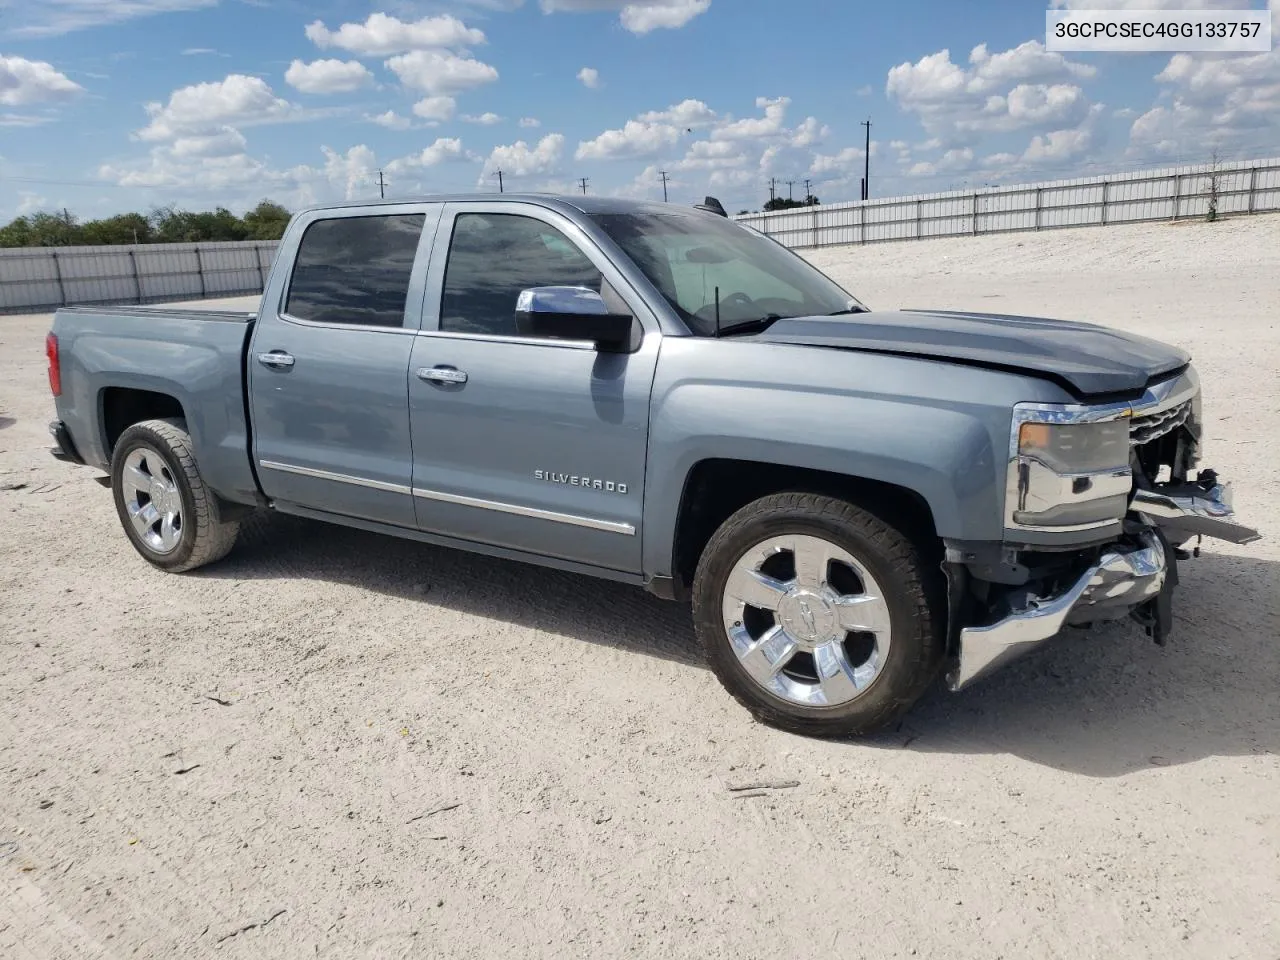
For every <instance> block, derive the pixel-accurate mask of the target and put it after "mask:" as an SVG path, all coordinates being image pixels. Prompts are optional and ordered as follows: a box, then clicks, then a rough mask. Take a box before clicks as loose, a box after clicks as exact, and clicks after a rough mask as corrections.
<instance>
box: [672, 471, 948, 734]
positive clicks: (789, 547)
mask: <svg viewBox="0 0 1280 960" xmlns="http://www.w3.org/2000/svg"><path fill="white" fill-rule="evenodd" d="M933 580H934V578H931V577H930V576H929V572H928V571H927V569H926V567H925V561H924V559H923V557H922V556H921V551H920V550H919V548H918V547H917V545H916V544H914V543H913V542H912V541H911V540H910V539H909V538H908V537H906V536H905V535H904V534H903V533H901V532H900V531H898V530H897V529H895V528H894V527H892V526H890V525H889V524H887V523H885V522H884V521H883V520H881V519H880V518H879V517H877V516H875V515H874V514H872V513H870V512H868V511H866V510H863V509H861V508H860V507H857V506H855V505H854V504H851V503H848V502H846V501H843V500H838V499H835V498H832V497H825V496H819V495H817V494H805V493H783V494H776V495H773V496H769V497H764V498H763V499H760V500H757V501H755V502H754V503H750V504H748V505H747V506H745V507H743V508H742V509H741V510H739V511H738V512H737V513H735V514H734V515H733V516H731V517H730V518H729V519H728V520H726V521H725V523H724V525H723V526H721V527H720V529H719V530H718V531H716V533H715V535H714V536H713V537H712V538H711V541H710V543H708V544H707V547H706V549H705V550H704V551H703V554H702V558H701V560H700V561H699V564H698V570H697V574H696V576H695V578H694V586H693V613H694V622H695V627H696V630H697V633H698V637H699V640H700V641H701V643H702V646H703V648H704V650H705V652H706V655H707V658H708V660H709V662H710V664H711V667H712V669H713V670H714V671H715V673H716V676H717V677H718V678H719V679H720V682H721V683H722V684H723V685H724V686H725V688H726V689H727V690H728V691H729V692H730V693H731V694H733V696H734V697H735V698H736V699H737V700H738V701H739V702H740V703H741V704H742V705H743V706H745V707H746V708H747V709H748V710H750V711H751V712H752V713H753V714H754V715H755V716H756V717H757V718H759V719H760V720H761V721H763V722H765V723H768V724H771V725H773V726H776V727H780V728H782V729H785V730H790V731H793V732H796V733H804V734H811V735H816V736H851V735H857V734H863V733H869V732H871V731H873V730H876V729H878V728H880V727H883V726H884V725H886V724H888V723H889V722H891V721H892V720H894V719H895V718H897V717H898V716H900V715H901V714H902V713H904V712H905V711H906V710H907V709H908V708H909V707H910V706H911V705H912V704H913V703H915V701H916V700H918V699H919V697H920V696H921V694H923V693H924V691H925V689H926V688H927V687H928V686H929V684H930V683H932V681H933V680H934V679H935V677H936V676H937V673H938V669H939V668H940V666H941V665H942V662H943V658H944V652H945V632H944V625H943V621H944V617H943V616H942V610H941V605H940V604H939V603H938V602H937V598H936V593H937V591H936V590H931V589H930V584H931V583H932V582H933Z"/></svg>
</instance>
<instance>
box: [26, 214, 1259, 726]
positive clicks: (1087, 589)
mask: <svg viewBox="0 0 1280 960" xmlns="http://www.w3.org/2000/svg"><path fill="white" fill-rule="evenodd" d="M716 206H717V205H716V204H715V203H713V202H711V199H710V198H708V203H707V204H704V205H700V207H699V208H698V209H688V208H682V207H677V206H674V205H667V204H654V203H640V202H631V201H624V200H611V199H603V198H590V199H588V198H577V197H575V198H553V197H545V196H517V195H511V194H507V195H502V196H492V195H488V196H459V197H441V198H430V199H426V200H421V201H414V202H395V203H376V204H360V205H345V206H342V205H339V206H328V207H322V208H317V209H312V210H308V211H305V212H303V213H300V214H298V215H297V216H295V217H294V219H293V221H292V223H291V224H290V226H289V228H288V230H287V232H286V234H285V236H284V239H283V241H282V243H281V246H280V249H279V252H278V254H277V256H276V260H275V264H274V266H273V267H272V270H271V274H270V277H269V279H268V281H267V283H266V290H265V293H264V295H263V297H262V302H261V307H260V309H259V310H258V312H257V314H256V315H254V314H246V313H227V312H217V311H197V310H179V309H168V310H166V309H151V308H130V309H113V308H99V309H64V310H60V311H59V312H58V313H57V315H56V316H55V318H54V321H53V330H52V332H51V333H50V334H49V338H48V344H47V347H48V354H49V377H50V383H51V386H52V388H53V393H54V396H55V397H56V407H57V419H56V420H55V421H54V422H53V424H52V425H51V429H52V432H53V434H54V437H55V439H56V447H55V449H54V453H55V455H57V456H59V457H61V458H63V459H66V460H71V461H74V462H77V463H85V464H89V465H91V466H93V467H97V468H99V469H101V470H105V471H109V473H110V484H111V488H112V491H113V494H114V498H115V504H116V509H117V511H118V513H119V516H120V522H121V525H122V527H123V528H124V532H125V534H126V535H127V536H128V538H129V540H130V541H131V542H132V544H133V546H134V548H135V549H136V550H137V551H138V553H140V554H141V555H142V556H143V557H144V558H145V559H146V560H148V561H150V562H151V563H152V564H154V565H155V566H157V567H160V568H161V569H164V570H168V571H173V572H179V571H185V570H191V569H193V568H195V567H198V566H200V565H202V564H207V563H211V562H213V561H215V560H218V559H220V558H221V557H223V556H224V555H226V554H227V553H228V552H229V551H230V550H231V549H232V547H233V545H234V543H235V540H236V536H237V529H238V527H239V526H240V525H241V523H242V522H243V521H244V519H245V518H246V517H247V516H248V515H250V514H251V513H254V512H256V511H262V510H275V511H279V512H281V513H288V514H295V515H298V516H303V517H311V518H315V519H318V520H327V521H332V522H334V523H341V524H347V525H350V526H354V527H360V528H363V529H366V530H373V531H379V532H382V533H387V534H391V535H393V536H399V537H408V538H411V539H415V540H421V541H426V542H428V543H433V544H441V545H445V546H450V547H457V548H461V549H464V550H473V551H478V552H481V553H485V554H491V555H494V556H499V557H507V558H514V559H519V560H527V561H531V562H534V563H541V564H547V565H549V566H553V567H559V568H563V569H568V570H573V571H580V572H582V573H584V574H591V575H595V576H600V577H606V578H610V579H613V580H619V581H623V582H626V583H631V584H636V585H638V586H644V587H646V588H647V589H649V590H650V591H652V592H654V593H655V594H658V595H659V596H662V597H665V598H669V599H672V600H679V601H691V605H692V613H693V620H694V624H695V628H696V632H697V635H698V637H699V639H700V642H701V644H702V645H703V647H704V649H705V652H706V656H707V659H708V661H709V662H710V664H711V666H712V667H713V668H714V670H715V672H716V674H717V676H718V677H719V679H720V680H721V682H722V683H723V684H724V686H725V687H726V688H727V689H728V690H729V692H730V693H732V694H733V695H734V696H735V697H736V698H737V699H738V700H739V701H740V702H741V703H742V704H743V705H744V706H745V707H746V708H748V709H749V710H750V711H751V712H752V713H754V714H755V715H756V716H757V717H758V718H760V719H761V720H763V721H765V722H768V723H772V724H775V725H777V726H780V727H783V728H785V729H789V730H793V731H798V732H803V733H809V734H817V735H832V736H840V735H850V734H857V733H863V732H867V731H870V730H873V729H875V728H877V727H880V726H882V725H884V724H886V723H887V722H889V721H891V720H892V719H894V718H895V717H897V716H898V715H899V714H901V713H902V712H903V711H905V710H906V709H907V708H909V707H910V705H911V704H912V703H913V702H915V701H916V700H917V699H918V698H919V697H920V696H921V694H922V693H923V692H924V691H925V690H926V688H927V687H929V685H930V684H931V683H933V682H934V681H935V680H936V679H937V678H938V677H939V676H940V675H942V674H945V676H946V678H947V682H948V684H949V685H950V687H951V688H952V689H959V688H962V687H964V686H966V685H967V684H969V683H971V682H973V681H974V680H975V679H977V678H978V677H981V676H983V675H984V674H987V673H988V672H990V671H991V670H993V669H994V668H996V667H997V666H998V665H1000V664H1001V663H1003V662H1005V661H1007V660H1009V659H1010V658H1011V657H1013V656H1014V655H1016V654H1018V653H1020V652H1022V651H1024V650H1028V649H1030V648H1032V647H1034V646H1036V645H1037V644H1039V643H1041V642H1042V641H1046V640H1048V639H1050V638H1052V637H1053V636H1055V635H1056V634H1058V633H1059V632H1060V631H1061V630H1062V629H1063V628H1064V627H1065V626H1068V625H1083V624H1089V623H1095V622H1100V621H1108V620H1115V619H1120V618H1124V617H1126V616H1131V617H1133V618H1134V619H1135V620H1137V621H1138V623H1139V624H1141V625H1143V626H1144V627H1145V628H1146V630H1147V631H1148V633H1149V634H1150V635H1152V636H1153V637H1154V638H1155V640H1156V641H1157V642H1163V641H1164V638H1165V636H1166V634H1167V632H1168V630H1169V627H1170V623H1171V619H1172V615H1171V600H1172V593H1173V588H1174V584H1175V583H1176V580H1177V562H1178V560H1179V559H1186V558H1187V557H1189V556H1190V551H1189V550H1188V549H1187V548H1186V547H1184V544H1189V543H1190V541H1192V540H1194V539H1196V538H1198V537H1200V536H1209V537H1217V538H1220V539H1224V540H1228V541H1231V542H1234V543H1246V542H1249V541H1250V540H1252V539H1256V537H1257V534H1256V533H1255V532H1254V531H1253V530H1250V529H1248V528H1246V527H1243V526H1240V525H1238V524H1237V523H1236V522H1235V521H1234V515H1233V511H1232V508H1231V506H1230V500H1229V496H1228V488H1227V486H1226V485H1225V484H1222V483H1219V481H1218V478H1217V477H1216V475H1215V474H1214V473H1213V472H1212V471H1210V470H1206V469H1198V468H1197V467H1198V461H1199V455H1200V437H1201V413H1200V387H1199V383H1198V380H1197V376H1196V373H1195V371H1194V369H1193V368H1192V366H1191V365H1190V358H1189V357H1188V356H1187V355H1186V354H1185V353H1183V352H1182V351H1180V350H1177V349H1174V348H1172V347H1169V346H1165V345H1163V344H1160V343H1157V342H1154V341H1151V340H1145V339H1141V338H1138V337H1133V336H1127V335H1125V334H1122V333H1119V332H1117V331H1114V330H1109V329H1105V328H1102V327H1097V326H1090V325H1086V324H1078V323H1066V322H1061V321H1054V320H1042V319H1031V318H1022V317H1009V316H988V315H979V314H974V313H961V312H944V311H922V310H910V311H904V312H895V313H882V312H873V311H871V310H869V309H868V308H867V307H865V306H863V305H862V304H861V303H860V302H859V301H858V300H856V299H855V298H854V297H852V296H851V295H850V294H848V293H847V292H845V291H844V290H842V289H841V288H840V287H839V286H837V285H836V284H835V283H834V282H832V281H831V280H830V279H828V278H827V277H826V276H824V275H823V274H821V273H820V272H819V271H818V270H816V269H814V268H813V267H812V266H810V265H809V264H808V263H807V262H806V261H805V260H803V259H802V258H800V257H799V256H797V255H795V254H794V253H792V252H791V251H789V250H787V249H786V248H784V247H783V246H781V245H780V244H778V243H776V242H775V241H773V240H771V239H769V238H768V237H766V236H763V235H761V234H759V233H757V232H755V231H753V230H751V229H748V228H746V227H743V226H740V225H738V224H736V223H734V222H732V221H731V220H729V219H727V218H725V217H723V216H722V215H718V214H717V212H716V211H715V208H716ZM1197 542H1198V540H1197ZM353 562H358V561H357V560H353ZM536 600H537V598H536V597H530V602H536Z"/></svg>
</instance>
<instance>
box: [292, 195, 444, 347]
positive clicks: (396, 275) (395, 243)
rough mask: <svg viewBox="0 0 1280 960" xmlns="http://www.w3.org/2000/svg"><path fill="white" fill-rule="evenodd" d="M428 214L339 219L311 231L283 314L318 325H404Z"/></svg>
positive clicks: (304, 237)
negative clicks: (416, 260) (412, 278)
mask: <svg viewBox="0 0 1280 960" xmlns="http://www.w3.org/2000/svg"><path fill="white" fill-rule="evenodd" d="M425 220H426V216H425V214H421V213H406V214H396V215H392V216H378V217H338V218H335V219H332V220H317V221H316V222H315V223H313V224H311V226H309V227H307V232H306V233H304V234H303V235H302V243H301V244H299V246H298V258H297V261H296V262H295V263H294V265H293V277H292V279H291V280H290V282H289V298H288V300H287V301H286V302H285V312H286V313H287V314H289V316H291V317H297V318H298V319H299V320H311V321H314V322H316V323H349V324H359V325H361V326H367V327H400V326H403V325H404V307H405V300H406V299H407V297H408V293H409V275H410V274H411V273H412V272H413V260H414V255H415V254H416V253H417V250H418V237H419V236H421V234H422V224H423V222H424V221H425Z"/></svg>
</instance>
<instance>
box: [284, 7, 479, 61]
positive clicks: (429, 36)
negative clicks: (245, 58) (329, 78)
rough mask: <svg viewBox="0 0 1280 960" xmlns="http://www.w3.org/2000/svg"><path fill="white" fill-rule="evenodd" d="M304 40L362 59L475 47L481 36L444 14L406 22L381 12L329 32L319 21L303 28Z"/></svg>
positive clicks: (322, 47)
mask: <svg viewBox="0 0 1280 960" xmlns="http://www.w3.org/2000/svg"><path fill="white" fill-rule="evenodd" d="M306 34H307V39H308V40H310V41H311V42H312V43H314V44H315V45H316V46H317V47H320V48H321V49H322V50H324V49H328V48H329V47H339V48H341V49H343V50H348V51H350V52H351V53H355V54H359V55H361V56H366V57H387V56H390V55H392V54H396V53H406V52H408V51H412V50H434V49H442V48H458V47H468V46H475V45H476V44H481V43H484V42H485V36H484V33H483V32H482V31H480V30H477V29H475V28H474V27H468V26H467V25H466V24H465V23H463V22H462V21H461V20H459V19H458V18H457V17H452V16H449V15H448V14H445V15H444V16H439V17H423V18H422V19H421V20H415V21H414V22H412V23H406V22H404V21H403V20H398V19H396V18H395V17H392V16H388V15H387V14H385V13H373V14H370V15H369V19H367V20H366V21H365V22H364V23H344V24H343V25H342V26H340V27H339V28H338V29H337V30H330V29H329V28H328V27H326V26H325V25H324V22H323V21H321V20H316V21H314V22H313V23H310V24H308V25H307V29H306Z"/></svg>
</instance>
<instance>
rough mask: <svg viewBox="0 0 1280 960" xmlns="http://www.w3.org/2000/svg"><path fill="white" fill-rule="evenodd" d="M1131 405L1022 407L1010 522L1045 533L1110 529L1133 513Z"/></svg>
mask: <svg viewBox="0 0 1280 960" xmlns="http://www.w3.org/2000/svg"><path fill="white" fill-rule="evenodd" d="M1128 414H1129V408H1128V407H1127V406H1118V407H1112V408H1106V407H1102V408H1090V407H1064V406H1051V405H1045V404H1019V405H1018V406H1017V407H1016V408H1015V410H1014V421H1013V436H1012V443H1011V447H1012V449H1011V450H1010V462H1009V486H1008V496H1007V501H1008V502H1007V506H1006V511H1005V512H1006V517H1005V520H1006V526H1008V527H1009V528H1011V529H1013V530H1019V529H1021V530H1037V531H1045V532H1061V533H1066V532H1073V531H1088V530H1093V529H1100V528H1102V527H1107V526H1110V525H1112V524H1114V523H1116V522H1118V521H1119V520H1121V519H1122V518H1123V517H1124V515H1125V512H1126V511H1127V510H1128V505H1129V494H1130V493H1131V492H1132V488H1133V475H1132V472H1131V470H1130V468H1129V416H1128Z"/></svg>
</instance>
